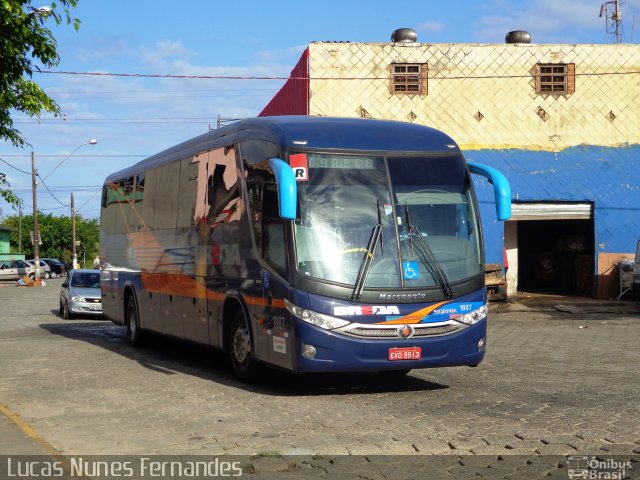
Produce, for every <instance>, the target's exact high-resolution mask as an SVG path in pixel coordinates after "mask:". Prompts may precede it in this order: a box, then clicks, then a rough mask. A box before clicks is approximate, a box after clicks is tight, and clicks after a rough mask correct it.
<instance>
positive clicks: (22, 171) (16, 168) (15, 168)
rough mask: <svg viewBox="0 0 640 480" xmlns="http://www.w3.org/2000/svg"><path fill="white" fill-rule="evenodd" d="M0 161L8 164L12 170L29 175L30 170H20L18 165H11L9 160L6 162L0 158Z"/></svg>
mask: <svg viewBox="0 0 640 480" xmlns="http://www.w3.org/2000/svg"><path fill="white" fill-rule="evenodd" d="M0 162H2V163H6V164H7V165H9V166H10V167H11V168H13V169H14V170H17V171H18V172H20V173H24V174H26V175H31V172H26V171H24V170H20V169H19V168H18V167H14V166H13V165H11V164H10V163H9V162H7V161H6V160H3V159H2V158H0Z"/></svg>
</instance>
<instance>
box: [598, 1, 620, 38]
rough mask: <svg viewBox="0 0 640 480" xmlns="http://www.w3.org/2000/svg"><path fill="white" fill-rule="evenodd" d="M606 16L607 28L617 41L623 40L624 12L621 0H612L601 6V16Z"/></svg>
mask: <svg viewBox="0 0 640 480" xmlns="http://www.w3.org/2000/svg"><path fill="white" fill-rule="evenodd" d="M602 17H604V19H605V22H606V23H605V24H606V30H607V33H608V34H609V35H613V36H614V38H615V42H616V43H621V42H622V13H621V12H620V0H610V1H608V2H605V3H603V4H602V5H601V6H600V18H602Z"/></svg>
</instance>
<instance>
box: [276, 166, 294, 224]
mask: <svg viewBox="0 0 640 480" xmlns="http://www.w3.org/2000/svg"><path fill="white" fill-rule="evenodd" d="M269 165H271V168H272V169H273V173H274V174H275V176H276V184H277V185H278V205H279V208H280V218H283V219H285V220H295V219H296V205H297V203H296V202H297V198H298V186H297V185H296V179H295V177H294V175H293V170H291V167H290V166H289V164H288V163H287V162H285V161H284V160H280V159H279V158H272V159H271V160H269Z"/></svg>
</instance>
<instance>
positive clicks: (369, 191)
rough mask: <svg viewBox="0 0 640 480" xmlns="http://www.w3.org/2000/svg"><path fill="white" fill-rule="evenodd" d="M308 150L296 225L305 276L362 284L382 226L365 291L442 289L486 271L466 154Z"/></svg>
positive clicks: (300, 267) (300, 264)
mask: <svg viewBox="0 0 640 480" xmlns="http://www.w3.org/2000/svg"><path fill="white" fill-rule="evenodd" d="M306 155H307V162H308V172H309V173H308V181H302V182H298V192H299V193H298V195H299V219H298V220H297V221H296V222H295V248H296V259H297V269H298V271H299V272H300V273H301V274H302V275H304V276H308V277H313V278H317V279H321V280H324V281H330V282H335V283H340V284H345V285H354V283H355V282H356V279H357V277H358V271H359V270H360V267H361V265H362V263H363V259H364V257H365V255H367V253H366V252H367V245H368V243H369V239H370V237H371V235H372V229H373V228H374V227H375V225H376V224H378V223H381V224H382V236H381V239H380V240H379V241H378V242H377V245H376V249H375V251H374V252H373V254H374V255H373V261H372V263H371V267H370V269H369V271H368V276H367V278H366V283H365V288H376V287H378V288H425V287H426V288H428V287H438V288H440V287H443V282H445V283H448V282H451V283H453V282H457V281H460V280H463V279H467V278H469V277H472V276H475V275H479V274H480V273H481V272H482V254H481V253H482V252H481V247H480V232H479V227H478V225H479V223H478V218H477V212H476V207H475V204H474V202H473V201H472V196H471V191H470V179H469V175H468V173H467V169H466V167H465V164H464V159H463V158H462V156H460V155H457V156H424V157H418V156H354V155H336V154H320V153H308V154H306ZM379 219H381V221H380V220H379ZM442 274H444V275H442Z"/></svg>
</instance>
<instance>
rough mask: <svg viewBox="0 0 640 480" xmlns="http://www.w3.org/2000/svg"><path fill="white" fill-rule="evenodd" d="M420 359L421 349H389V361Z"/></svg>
mask: <svg viewBox="0 0 640 480" xmlns="http://www.w3.org/2000/svg"><path fill="white" fill-rule="evenodd" d="M421 358H422V348H420V347H401V348H400V347H398V348H390V349H389V360H391V361H394V360H420V359H421Z"/></svg>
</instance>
